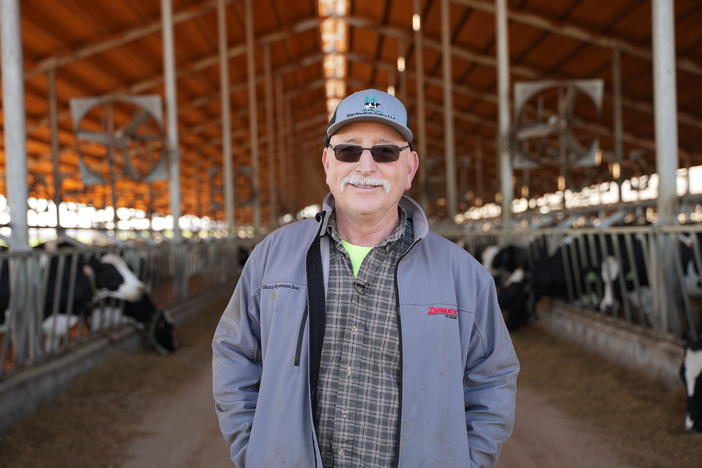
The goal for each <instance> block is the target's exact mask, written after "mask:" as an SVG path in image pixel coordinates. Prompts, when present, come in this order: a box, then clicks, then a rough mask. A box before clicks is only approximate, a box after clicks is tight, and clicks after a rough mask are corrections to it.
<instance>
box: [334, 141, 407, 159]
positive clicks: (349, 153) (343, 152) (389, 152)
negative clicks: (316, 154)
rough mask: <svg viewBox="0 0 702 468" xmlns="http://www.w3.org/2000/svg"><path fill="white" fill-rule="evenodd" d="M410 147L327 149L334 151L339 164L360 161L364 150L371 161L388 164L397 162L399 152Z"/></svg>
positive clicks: (341, 147) (338, 147)
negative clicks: (369, 153)
mask: <svg viewBox="0 0 702 468" xmlns="http://www.w3.org/2000/svg"><path fill="white" fill-rule="evenodd" d="M409 147H410V145H405V146H397V145H375V146H372V147H370V148H364V147H362V146H360V145H346V144H341V145H336V146H332V145H329V148H331V149H332V151H334V156H336V159H337V160H338V161H341V162H358V160H359V159H361V154H363V151H364V150H370V152H371V156H373V161H375V162H377V163H389V162H393V161H397V159H398V158H399V157H400V152H401V151H402V150H406V149H407V148H409Z"/></svg>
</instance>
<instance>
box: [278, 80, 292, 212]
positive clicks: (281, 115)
mask: <svg viewBox="0 0 702 468" xmlns="http://www.w3.org/2000/svg"><path fill="white" fill-rule="evenodd" d="M275 93H276V108H277V109H278V112H276V120H277V130H278V144H277V146H276V149H277V150H278V166H279V169H280V170H279V171H278V174H279V177H278V179H279V182H278V187H279V193H280V204H281V205H283V206H282V208H284V209H285V210H288V209H289V208H288V202H287V198H286V194H287V192H286V191H285V182H286V175H287V169H286V158H287V151H286V149H285V148H286V146H287V145H286V144H285V105H284V96H283V77H282V76H280V75H278V76H276V77H275Z"/></svg>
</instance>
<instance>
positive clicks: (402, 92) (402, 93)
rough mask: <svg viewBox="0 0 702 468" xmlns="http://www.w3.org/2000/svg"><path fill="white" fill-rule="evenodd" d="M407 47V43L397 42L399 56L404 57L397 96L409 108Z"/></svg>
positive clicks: (399, 40) (399, 71) (400, 40)
mask: <svg viewBox="0 0 702 468" xmlns="http://www.w3.org/2000/svg"><path fill="white" fill-rule="evenodd" d="M405 54H407V47H405V41H403V40H402V39H398V40H397V56H398V57H402V60H403V68H402V70H399V69H398V70H397V72H398V73H399V80H398V84H397V96H398V97H399V99H400V101H402V102H403V103H404V104H405V106H407V57H406V56H405Z"/></svg>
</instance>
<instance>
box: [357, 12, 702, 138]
mask: <svg viewBox="0 0 702 468" xmlns="http://www.w3.org/2000/svg"><path fill="white" fill-rule="evenodd" d="M454 1H455V0H454ZM344 18H345V19H346V21H347V22H348V23H349V24H350V25H352V26H355V27H358V28H366V29H371V30H373V31H375V32H377V33H378V34H385V35H388V36H392V37H395V38H397V39H403V40H407V41H409V40H411V39H412V34H411V33H410V32H409V31H405V30H404V29H401V28H397V27H393V26H381V25H378V24H376V23H374V22H372V21H370V20H368V19H365V18H358V17H344ZM423 42H424V44H425V45H426V46H427V47H429V48H432V49H434V50H438V51H441V42H440V41H437V40H435V39H431V38H428V37H426V36H425V37H424V38H423ZM451 53H452V54H453V55H454V56H456V57H461V58H463V59H465V60H467V61H469V62H475V63H478V64H480V65H484V66H486V67H492V68H496V67H497V59H496V58H495V57H493V56H489V55H484V54H480V53H476V52H473V51H470V50H468V49H466V48H464V47H459V46H456V45H454V46H452V47H451ZM510 69H511V72H512V73H514V74H515V75H521V76H522V77H524V78H528V79H544V78H546V77H544V76H543V73H542V72H541V71H539V70H537V69H535V68H531V67H528V66H524V65H513V64H512V65H510ZM568 78H572V77H568ZM605 95H606V96H607V97H608V98H609V99H611V98H612V96H611V93H609V92H605ZM622 105H624V106H625V107H628V108H630V109H633V110H637V111H639V112H643V113H646V114H651V115H653V113H654V112H653V104H651V103H650V102H644V101H638V100H635V99H631V98H626V97H622ZM678 122H679V123H681V124H685V125H688V126H690V127H693V128H698V129H702V118H699V117H697V116H695V115H692V114H690V113H688V112H684V111H680V110H679V111H678Z"/></svg>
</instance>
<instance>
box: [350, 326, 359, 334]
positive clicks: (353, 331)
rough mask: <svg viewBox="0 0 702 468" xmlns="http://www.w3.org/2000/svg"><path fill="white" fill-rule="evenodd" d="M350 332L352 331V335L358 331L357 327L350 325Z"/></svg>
mask: <svg viewBox="0 0 702 468" xmlns="http://www.w3.org/2000/svg"><path fill="white" fill-rule="evenodd" d="M351 333H353V334H354V335H355V334H356V333H358V327H351Z"/></svg>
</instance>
